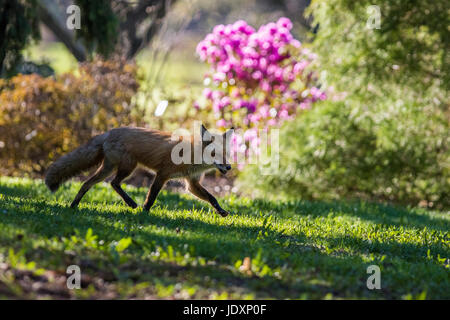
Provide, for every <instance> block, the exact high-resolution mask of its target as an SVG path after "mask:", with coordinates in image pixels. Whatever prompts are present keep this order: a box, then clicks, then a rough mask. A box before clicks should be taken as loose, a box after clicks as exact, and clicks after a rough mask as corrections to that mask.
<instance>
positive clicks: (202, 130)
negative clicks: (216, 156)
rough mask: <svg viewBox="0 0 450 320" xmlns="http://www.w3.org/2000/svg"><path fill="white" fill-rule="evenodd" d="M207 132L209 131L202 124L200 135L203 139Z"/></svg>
mask: <svg viewBox="0 0 450 320" xmlns="http://www.w3.org/2000/svg"><path fill="white" fill-rule="evenodd" d="M206 132H208V129H206V128H205V126H204V125H203V124H202V128H201V129H200V134H201V136H202V138H203V136H204V135H205V133H206Z"/></svg>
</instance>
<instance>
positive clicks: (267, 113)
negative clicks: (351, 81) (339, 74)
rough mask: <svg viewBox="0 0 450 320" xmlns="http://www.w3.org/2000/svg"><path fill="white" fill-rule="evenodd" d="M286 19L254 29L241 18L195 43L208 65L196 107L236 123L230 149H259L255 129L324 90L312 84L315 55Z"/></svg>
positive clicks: (222, 123)
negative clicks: (296, 36)
mask: <svg viewBox="0 0 450 320" xmlns="http://www.w3.org/2000/svg"><path fill="white" fill-rule="evenodd" d="M291 29H292V23H291V21H290V20H289V19H288V18H280V19H279V20H278V21H277V22H271V23H268V24H266V25H263V26H261V27H260V28H259V30H258V31H256V30H255V29H254V28H253V27H251V26H249V25H248V24H247V23H246V22H245V21H242V20H240V21H237V22H235V23H234V24H231V25H226V26H224V25H218V26H216V27H214V29H213V32H212V33H210V34H208V35H207V36H206V37H205V39H204V40H202V41H201V42H200V43H199V44H198V46H197V54H198V55H199V57H200V59H201V60H202V61H205V62H206V63H208V64H209V65H210V66H211V70H210V73H209V74H207V75H206V76H205V85H206V86H207V87H206V88H205V89H204V91H203V95H204V98H203V103H199V104H197V105H196V106H195V107H196V108H197V109H198V110H199V112H208V113H210V112H211V111H212V112H213V114H214V116H215V117H216V121H217V122H216V125H217V126H218V127H230V126H234V127H235V128H240V129H242V130H245V134H244V135H243V136H237V135H235V136H234V137H233V140H232V145H233V152H234V153H236V152H242V151H245V152H246V153H249V151H250V150H253V151H254V152H256V153H257V148H258V144H259V140H258V134H257V132H258V129H265V130H267V129H269V128H271V127H276V126H279V125H280V124H281V123H282V122H283V121H285V120H289V119H292V118H293V117H295V116H296V115H297V114H298V112H300V111H301V110H304V109H310V108H311V106H312V104H314V102H316V101H318V100H324V99H326V94H325V92H323V91H321V90H320V89H318V88H317V87H315V86H314V81H315V77H314V73H313V72H312V71H311V68H310V67H308V66H310V64H311V63H312V62H313V60H314V58H315V56H314V54H313V53H311V52H310V51H309V50H308V49H306V48H303V47H302V45H301V43H300V42H299V41H298V40H296V39H294V37H293V36H292V34H291V32H290V30H291Z"/></svg>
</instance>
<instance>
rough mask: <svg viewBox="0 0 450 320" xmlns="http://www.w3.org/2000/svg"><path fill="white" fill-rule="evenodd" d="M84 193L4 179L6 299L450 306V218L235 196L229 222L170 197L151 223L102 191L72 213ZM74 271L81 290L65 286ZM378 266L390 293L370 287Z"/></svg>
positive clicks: (1, 234)
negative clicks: (371, 269)
mask: <svg viewBox="0 0 450 320" xmlns="http://www.w3.org/2000/svg"><path fill="white" fill-rule="evenodd" d="M79 186H80V183H68V184H65V185H64V186H63V187H62V188H61V189H60V190H59V191H58V192H57V193H56V194H50V192H49V191H48V190H46V188H45V186H44V185H43V184H42V182H41V181H38V180H28V179H16V178H6V177H4V178H0V297H3V298H17V297H25V298H35V297H37V298H46V297H50V298H149V297H150V298H168V297H169V298H178V299H182V298H195V299H197V298H206V299H219V298H238V299H241V298H257V299H258V298H275V299H298V298H308V299H309V298H314V299H322V298H335V299H339V298H356V299H361V298H362V299H402V298H427V299H449V298H450V277H449V266H448V261H446V259H447V258H449V253H450V250H449V249H450V241H449V226H450V217H449V215H448V213H444V212H430V211H426V210H421V209H403V208H396V207H390V206H384V205H376V204H368V203H363V202H361V203H344V202H335V203H325V202H306V201H304V202H303V201H302V202H290V203H277V202H268V201H262V200H250V199H246V198H237V197H228V198H226V199H220V202H221V203H222V204H223V206H224V207H225V208H226V209H229V210H230V211H231V212H232V214H231V215H230V216H228V217H227V218H222V217H220V216H218V215H216V214H214V213H213V212H211V211H210V209H209V207H208V206H207V205H206V204H204V203H202V202H198V201H196V200H195V199H194V198H192V197H191V196H189V195H185V194H174V193H169V192H167V191H163V192H162V193H161V194H160V196H159V198H158V200H157V202H156V205H155V207H154V208H153V209H152V210H151V211H150V212H149V213H144V212H142V210H141V209H136V210H132V209H130V208H128V207H126V206H125V205H124V204H122V202H121V201H120V200H119V198H118V196H117V195H116V194H115V193H114V192H113V191H112V189H111V187H110V186H109V185H105V184H104V185H102V184H100V185H97V186H96V187H94V188H93V189H92V190H91V191H90V192H89V193H88V194H87V195H86V197H85V198H84V199H83V201H82V203H81V204H80V208H79V209H76V210H75V209H70V208H68V205H69V203H70V201H71V200H72V198H73V197H74V195H75V194H76V192H77V190H78V188H79ZM127 190H128V192H129V193H130V194H131V195H132V196H133V197H134V198H135V199H136V200H137V201H138V202H139V203H142V201H143V198H144V196H145V192H146V190H144V189H135V188H131V187H128V188H127ZM245 257H249V258H251V262H252V263H251V271H249V270H247V271H245V270H243V269H242V268H241V265H242V261H243V259H244V258H245ZM72 264H76V265H79V266H80V268H81V271H82V274H83V277H82V289H79V290H68V289H67V288H66V286H65V271H66V268H67V266H69V265H72ZM372 264H376V265H378V266H379V267H380V268H381V290H368V289H367V287H366V281H367V278H368V277H369V274H367V267H368V266H369V265H372Z"/></svg>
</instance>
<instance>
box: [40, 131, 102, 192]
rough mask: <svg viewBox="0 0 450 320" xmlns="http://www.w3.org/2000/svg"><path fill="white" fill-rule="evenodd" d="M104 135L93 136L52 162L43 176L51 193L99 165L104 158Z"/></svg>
mask: <svg viewBox="0 0 450 320" xmlns="http://www.w3.org/2000/svg"><path fill="white" fill-rule="evenodd" d="M105 138H106V136H105V134H102V135H99V136H95V137H94V138H92V139H91V140H89V142H88V143H86V144H85V145H82V146H81V147H79V148H77V149H75V150H73V151H72V152H70V153H68V154H66V155H64V156H62V157H61V158H59V159H58V160H56V161H55V162H53V163H52V164H51V165H50V167H49V168H48V170H47V173H46V175H45V184H46V185H47V187H48V188H49V189H50V190H51V191H52V192H55V191H56V190H58V188H59V186H60V185H61V184H62V183H64V182H65V181H66V180H68V179H70V178H71V177H73V176H75V175H77V174H79V173H81V172H83V171H84V170H87V169H89V168H92V167H93V166H95V165H96V164H99V163H100V162H101V161H102V160H103V157H104V154H103V146H102V145H103V142H104V141H105Z"/></svg>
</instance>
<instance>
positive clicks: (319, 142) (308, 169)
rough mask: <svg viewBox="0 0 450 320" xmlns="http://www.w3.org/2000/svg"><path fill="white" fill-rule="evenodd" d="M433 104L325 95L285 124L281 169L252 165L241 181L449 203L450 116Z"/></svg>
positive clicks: (274, 192)
mask: <svg viewBox="0 0 450 320" xmlns="http://www.w3.org/2000/svg"><path fill="white" fill-rule="evenodd" d="M432 110H433V109H431V110H426V108H423V107H420V106H408V107H399V108H388V107H386V108H385V110H383V111H381V110H377V111H374V110H373V111H369V110H368V109H365V108H361V109H358V108H354V107H351V106H350V104H349V103H346V102H343V101H342V102H329V101H327V102H323V103H321V105H320V106H318V107H316V108H315V109H313V110H311V111H310V112H308V113H306V114H304V115H303V116H302V117H298V118H297V119H296V120H294V121H293V122H290V123H287V124H286V126H284V127H283V128H282V131H281V133H280V167H279V169H278V170H276V171H273V172H271V174H269V175H261V173H260V172H259V169H258V166H256V165H252V166H248V167H247V168H246V169H245V171H244V172H243V173H242V174H241V176H240V177H239V183H240V185H241V189H242V190H252V192H253V195H256V196H262V195H263V196H266V197H267V196H272V197H275V198H288V199H293V198H303V199H316V198H320V199H338V198H354V197H358V198H366V199H367V198H369V199H372V200H383V201H394V202H400V203H409V204H413V205H417V204H419V203H420V202H422V203H421V204H427V205H429V206H433V205H434V206H438V207H448V206H449V199H448V197H446V196H448V190H450V178H449V167H448V164H449V159H450V157H449V150H448V142H449V139H450V138H449V136H448V131H447V130H448V124H447V120H446V118H445V115H444V113H442V112H439V111H435V110H433V111H432ZM255 177H257V179H256V178H255ZM446 193H447V194H446Z"/></svg>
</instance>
